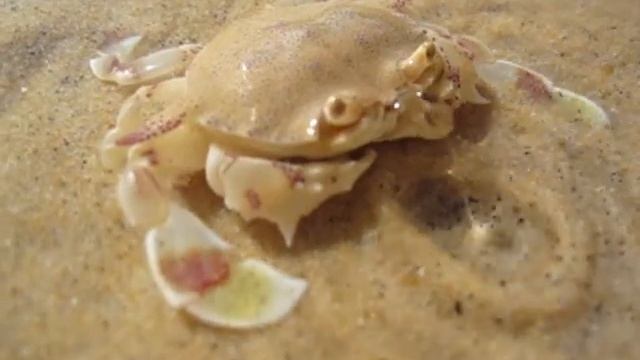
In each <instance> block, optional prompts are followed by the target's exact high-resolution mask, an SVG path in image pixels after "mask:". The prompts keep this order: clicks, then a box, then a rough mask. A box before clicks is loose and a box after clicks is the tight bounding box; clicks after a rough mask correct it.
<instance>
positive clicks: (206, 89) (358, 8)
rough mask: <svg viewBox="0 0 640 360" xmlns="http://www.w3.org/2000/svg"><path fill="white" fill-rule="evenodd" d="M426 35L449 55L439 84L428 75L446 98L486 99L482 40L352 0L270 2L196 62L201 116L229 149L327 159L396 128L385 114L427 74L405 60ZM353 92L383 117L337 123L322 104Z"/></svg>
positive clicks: (194, 82)
mask: <svg viewBox="0 0 640 360" xmlns="http://www.w3.org/2000/svg"><path fill="white" fill-rule="evenodd" d="M425 42H427V43H430V44H433V46H434V56H436V57H439V58H440V60H441V61H440V63H439V65H438V66H439V68H438V69H439V71H438V72H437V73H435V75H434V77H433V79H432V82H434V83H433V84H431V83H427V84H423V85H424V86H425V87H429V86H431V85H433V89H434V91H435V92H437V94H435V95H437V96H439V97H440V98H439V99H437V100H438V101H443V100H445V98H446V97H447V96H449V97H450V99H448V101H451V102H456V103H457V104H459V103H461V102H472V103H484V102H486V101H487V100H486V99H485V98H484V97H483V96H482V95H480V94H479V93H478V90H477V87H478V86H479V85H481V84H482V81H481V79H479V78H478V76H477V75H476V73H475V69H474V63H473V61H472V58H474V56H475V55H474V52H479V54H477V56H478V58H480V57H486V56H490V55H489V54H488V51H487V50H486V48H484V47H483V46H482V45H479V44H478V43H477V42H475V41H474V40H470V38H456V37H453V36H451V35H450V34H448V33H446V31H444V30H442V29H440V28H436V27H432V26H431V25H429V24H425V23H421V22H418V21H415V20H413V19H411V18H409V17H407V16H405V15H402V14H399V13H396V12H393V11H391V10H390V9H386V8H381V7H376V6H370V5H368V4H365V3H363V2H351V3H349V2H344V1H329V2H323V3H313V4H305V5H299V6H295V7H282V8H277V9H268V10H264V11H262V12H259V13H257V14H254V15H252V16H249V17H246V18H244V19H240V20H237V21H235V22H233V23H231V24H230V25H228V26H226V27H225V28H224V29H223V30H221V31H220V32H219V33H218V34H217V35H216V36H215V37H214V38H213V39H212V41H211V42H209V43H208V44H207V45H206V46H205V48H204V49H203V50H202V51H201V52H200V53H199V54H198V55H197V56H196V58H195V59H194V61H193V63H192V64H191V65H190V66H189V68H188V69H187V73H186V77H187V84H188V85H187V95H186V99H188V101H189V102H190V103H191V104H192V107H193V109H194V111H195V114H194V116H195V120H196V121H198V122H199V123H200V124H202V125H203V126H204V127H206V129H207V130H209V132H210V133H211V135H212V138H213V139H214V142H216V143H218V144H220V145H223V146H224V147H226V148H233V149H236V150H239V151H241V152H248V153H252V154H256V155H260V156H264V157H293V156H299V157H306V158H327V157H330V156H334V155H339V154H341V153H345V152H347V151H350V150H353V149H355V148H358V147H361V146H363V145H366V144H368V143H370V142H373V141H379V140H384V139H385V135H387V134H388V133H389V132H390V131H392V130H393V128H394V127H395V123H394V121H395V120H396V118H395V117H393V116H391V117H389V116H386V113H388V112H393V111H395V110H398V109H394V105H395V104H396V101H397V98H398V95H399V90H400V89H401V88H403V87H405V86H407V85H410V84H412V83H413V82H420V81H419V80H418V79H413V78H412V76H411V75H412V74H413V73H414V71H413V70H411V71H410V72H409V73H410V74H409V75H410V76H407V73H405V72H403V70H402V67H403V66H404V65H403V61H405V60H407V59H409V60H410V61H409V63H406V64H408V65H411V59H410V57H412V56H413V55H412V54H414V53H415V52H416V49H418V50H419V49H421V46H422V45H423V44H424V43H425ZM414 55H415V54H414ZM418 55H419V54H418ZM423 65H424V66H427V67H428V66H429V65H430V63H429V61H423ZM418 72H420V69H418ZM344 92H347V93H348V94H349V97H350V98H351V99H355V100H353V101H360V102H361V104H362V106H363V107H364V108H365V109H368V110H365V111H364V113H365V114H366V115H368V116H369V117H370V118H372V119H370V121H369V122H373V123H377V122H382V123H384V126H382V125H378V126H371V124H369V123H367V122H357V123H355V124H353V125H350V126H348V127H339V126H338V127H332V126H328V125H327V122H326V121H323V119H322V109H323V107H324V106H325V104H326V103H327V101H330V100H331V99H332V97H333V96H335V95H336V94H340V93H344ZM454 106H455V105H454ZM365 117H366V116H365ZM400 135H401V136H402V137H426V138H428V139H433V138H436V137H443V136H446V135H447V133H442V132H439V133H438V135H437V136H435V135H434V134H425V132H424V131H417V132H415V133H413V132H411V131H403V132H400V133H398V135H396V136H393V138H397V137H400Z"/></svg>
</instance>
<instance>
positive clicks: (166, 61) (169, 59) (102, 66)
mask: <svg viewBox="0 0 640 360" xmlns="http://www.w3.org/2000/svg"><path fill="white" fill-rule="evenodd" d="M200 49H202V46H201V45H198V44H187V45H180V46H177V47H173V48H169V49H164V50H160V51H157V52H154V53H151V54H149V55H146V56H143V57H141V58H138V59H136V60H133V61H129V62H122V61H121V60H120V59H118V57H117V56H116V55H110V54H108V55H102V56H100V57H97V58H95V59H92V60H91V61H90V62H89V65H90V67H91V71H92V72H93V74H94V75H95V76H96V77H97V78H99V79H100V80H104V81H111V82H115V83H117V84H119V85H137V84H141V83H147V82H150V81H153V80H157V79H161V78H163V77H167V76H171V75H180V74H182V73H184V71H185V69H186V68H187V66H188V65H189V64H190V63H191V61H192V60H193V58H194V57H195V55H196V54H197V53H198V52H199V51H200Z"/></svg>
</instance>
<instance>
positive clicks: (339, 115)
mask: <svg viewBox="0 0 640 360" xmlns="http://www.w3.org/2000/svg"><path fill="white" fill-rule="evenodd" d="M363 110H364V109H363V108H362V104H360V102H359V101H357V100H356V99H355V98H353V97H352V96H348V95H343V96H335V95H334V96H330V97H329V99H327V102H326V104H325V106H324V108H323V109H322V114H323V115H324V118H325V120H326V122H327V123H329V124H330V125H333V126H349V125H353V124H354V123H356V122H357V121H358V120H360V118H361V117H362V113H363Z"/></svg>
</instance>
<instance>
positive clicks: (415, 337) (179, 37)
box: [0, 0, 640, 360]
mask: <svg viewBox="0 0 640 360" xmlns="http://www.w3.org/2000/svg"><path fill="white" fill-rule="evenodd" d="M416 2H417V1H416ZM261 3H262V2H260V1H257V2H255V3H254V2H251V3H248V2H241V1H217V0H212V1H193V2H190V3H189V5H187V6H182V7H179V8H178V7H176V5H175V2H172V1H136V2H135V5H131V4H130V2H126V1H115V2H109V4H108V5H107V3H106V2H98V1H79V0H64V1H57V2H40V1H27V0H25V1H5V2H3V3H1V4H0V19H2V22H0V135H1V136H2V140H3V141H2V142H1V143H0V247H1V248H2V249H1V250H0V314H1V315H2V318H3V321H2V325H0V358H6V359H102V358H105V359H112V358H122V359H140V358H145V359H165V358H172V357H184V358H187V357H189V358H192V359H201V358H202V359H205V358H214V359H216V358H219V359H377V360H382V359H387V360H392V359H425V358H437V359H471V358H479V359H493V358H505V359H576V358H581V359H600V358H615V359H635V358H638V357H640V345H638V343H637V341H636V339H635V338H636V335H635V334H637V333H638V332H639V331H640V323H639V321H640V310H639V309H638V307H637V304H636V303H637V298H638V296H639V294H640V286H639V285H638V283H637V279H638V277H639V276H640V265H638V261H637V258H638V256H640V243H639V241H638V237H637V235H636V234H637V231H635V230H637V229H638V228H640V214H639V209H638V205H637V204H639V203H640V189H639V188H640V185H639V183H640V177H639V174H640V164H639V163H638V157H637V156H633V153H634V151H636V149H637V145H636V144H637V143H638V141H640V130H639V129H640V125H639V124H638V116H637V114H638V112H639V111H640V95H639V94H638V92H637V91H636V89H637V86H638V83H639V82H640V62H639V59H640V25H639V24H638V19H640V7H638V6H637V3H636V2H635V1H633V0H611V1H607V2H603V1H589V0H586V1H565V2H559V1H553V0H547V1H535V2H533V1H525V0H516V1H511V2H500V1H497V0H482V1H473V2H472V1H464V0H455V1H424V2H422V3H424V4H423V5H420V6H418V7H417V12H418V13H419V14H420V16H422V17H424V18H425V19H428V20H430V21H432V22H435V23H437V24H440V25H443V26H445V27H448V28H450V30H452V31H454V32H461V33H468V34H472V35H475V36H476V37H478V38H479V39H481V40H482V41H484V42H485V43H486V44H487V45H488V46H489V47H490V48H492V49H494V51H495V53H496V55H497V57H501V58H507V59H511V60H513V61H516V62H519V63H522V64H525V65H528V66H530V67H532V68H534V69H536V70H538V71H540V72H542V73H544V74H546V75H548V76H549V77H550V78H552V79H553V80H554V81H555V82H556V83H557V84H559V85H561V86H563V87H566V88H569V89H572V90H574V91H576V92H579V93H582V94H585V95H587V96H589V97H590V98H592V99H595V100H596V101H597V102H599V103H600V104H602V105H603V107H604V108H605V109H607V110H608V111H609V112H610V113H611V116H612V119H613V125H612V129H611V130H610V131H608V132H607V133H606V134H602V135H597V134H596V136H595V137H594V142H596V143H597V142H598V141H600V143H598V145H597V146H593V147H588V148H586V149H582V148H580V149H577V150H576V149H573V150H575V151H574V152H571V150H572V149H568V150H567V149H566V147H565V148H563V150H562V152H561V153H562V156H564V155H565V154H569V155H571V156H573V157H571V158H570V160H571V161H574V162H575V164H576V165H575V167H576V168H571V167H570V166H568V167H567V169H568V170H566V171H568V174H571V176H573V178H572V179H575V182H576V183H577V184H578V183H580V181H582V180H583V179H586V180H584V182H582V183H580V184H582V185H584V186H581V187H580V190H579V191H580V192H581V194H582V196H578V195H575V198H571V199H573V200H574V201H573V202H570V206H569V208H570V209H571V213H572V214H578V215H575V216H578V217H579V215H580V214H583V216H584V218H585V219H588V220H589V221H591V224H592V225H593V226H591V228H590V229H589V231H588V234H589V235H588V237H589V239H590V241H592V243H593V250H592V251H591V252H590V253H589V254H588V255H589V256H590V258H589V260H588V261H589V263H590V265H589V266H590V269H591V270H590V271H591V272H590V275H589V276H590V277H589V279H590V280H589V284H588V285H585V288H584V289H582V292H581V294H583V299H582V301H581V302H580V306H579V307H576V308H575V309H572V311H570V312H569V313H570V314H569V315H567V316H566V317H560V318H558V319H554V318H548V317H545V318H542V317H541V318H536V319H535V320H533V321H525V322H520V321H512V320H513V319H504V318H501V317H500V316H496V315H495V314H494V313H495V312H494V311H493V310H487V309H486V308H483V307H482V306H481V305H478V306H475V305H474V303H473V301H471V300H468V299H466V298H464V297H460V296H459V295H460V293H456V296H454V295H452V294H451V293H449V292H447V291H444V290H442V286H440V285H438V282H437V281H435V280H433V278H434V277H436V276H438V271H439V270H438V266H439V265H438V264H437V263H432V262H430V261H429V260H428V259H429V254H430V250H431V249H432V247H431V245H430V244H432V243H437V244H440V245H439V246H442V247H443V248H447V244H442V241H445V240H446V236H445V238H444V239H445V240H442V239H440V240H439V239H438V238H437V234H435V233H429V232H428V231H426V235H425V233H421V232H415V231H414V230H415V229H411V230H407V229H405V228H402V227H400V228H399V227H398V226H397V222H394V220H393V219H394V217H393V216H395V215H394V214H395V213H393V209H394V206H395V205H397V204H400V205H401V206H404V205H406V207H408V208H411V206H412V205H411V204H410V202H409V203H408V204H407V203H403V201H402V199H404V198H403V196H405V195H406V194H409V195H406V196H408V197H411V196H410V194H411V191H414V190H415V188H414V187H413V186H414V185H415V184H416V183H418V182H419V181H418V180H419V176H418V175H425V176H427V175H432V176H435V175H438V174H439V172H441V171H442V170H443V169H446V168H448V167H451V166H452V163H453V164H455V163H456V161H458V163H462V164H464V163H471V162H473V161H475V160H478V159H475V160H474V158H473V156H472V155H468V156H463V158H462V160H460V159H455V158H451V157H450V153H449V152H448V151H447V150H446V149H445V148H446V146H444V144H443V143H436V144H424V143H421V142H413V141H408V142H402V143H398V144H391V145H382V146H380V147H379V148H380V153H381V160H380V161H379V162H378V163H377V164H376V166H375V168H374V169H372V171H371V173H370V174H369V176H367V177H366V178H365V179H363V180H362V181H361V182H359V184H358V186H356V189H355V190H354V192H353V193H350V194H347V195H344V196H340V197H338V198H336V199H335V200H333V201H331V202H329V203H328V204H326V205H325V206H323V207H322V208H321V209H320V210H319V211H318V212H316V213H314V214H313V215H312V216H310V217H309V218H308V219H307V220H305V222H304V224H303V227H302V229H301V234H300V237H299V239H298V243H297V245H296V247H294V249H292V250H287V249H285V248H284V246H283V245H282V241H281V239H280V238H279V236H278V233H277V231H276V230H275V228H274V227H272V226H270V225H268V224H266V223H262V222H256V223H252V224H249V225H247V224H244V223H243V222H242V221H241V220H240V219H239V218H238V216H236V215H234V214H232V213H230V212H229V211H228V210H225V209H224V208H223V207H222V204H221V201H220V200H219V199H217V198H216V197H214V196H213V195H211V194H210V193H209V192H208V191H207V190H206V189H204V187H203V182H202V180H201V179H200V180H199V179H195V180H194V182H193V184H192V187H191V189H190V190H188V191H187V197H188V198H189V199H191V202H192V203H193V206H194V208H196V209H197V211H198V213H199V214H200V215H201V216H202V217H203V218H204V219H206V220H207V221H208V222H209V224H210V225H211V226H213V227H215V228H216V229H217V230H218V231H220V232H221V233H222V234H223V235H225V237H227V238H228V239H231V240H232V241H233V242H234V243H235V244H236V245H237V246H238V248H239V249H240V250H241V252H242V253H243V254H246V255H251V256H258V257H263V258H267V259H270V261H272V262H273V263H274V264H275V265H277V266H278V267H280V268H282V269H285V270H286V271H288V272H290V273H292V274H295V275H299V276H303V277H305V278H307V279H308V280H309V281H310V283H311V286H312V288H311V291H310V292H309V294H307V296H306V297H305V299H304V300H303V301H302V302H301V304H300V306H299V307H298V308H297V309H296V311H295V312H294V313H293V314H291V316H289V317H288V318H287V319H286V320H285V321H284V322H282V323H281V324H278V325H276V326H274V327H270V328H267V329H264V330H260V331H253V332H234V331H227V330H220V329H211V328H208V327H205V326H201V325H199V324H198V323H197V322H195V321H193V320H191V319H189V318H187V317H185V316H184V315H182V314H180V313H178V312H175V311H173V310H172V309H171V308H169V306H167V305H166V303H165V302H164V300H163V299H162V298H161V295H160V293H159V292H158V291H157V290H156V288H155V286H154V284H153V283H152V280H151V277H150V275H149V273H148V270H147V264H146V261H145V258H144V254H143V248H142V244H141V235H140V234H138V233H136V232H135V231H133V230H131V229H128V228H127V227H126V226H125V225H124V224H123V223H122V220H121V216H120V213H119V210H118V208H117V204H116V203H115V199H114V198H113V186H114V181H115V174H112V173H108V172H105V171H104V170H103V169H102V168H101V166H100V164H99V161H98V158H97V149H96V146H97V144H98V143H99V141H100V140H101V138H102V136H103V135H104V133H105V132H106V130H107V128H108V127H109V126H110V125H111V124H113V121H114V117H115V114H116V113H117V110H118V108H119V106H120V104H121V102H122V101H123V100H124V98H125V96H126V95H127V94H129V93H130V92H131V89H117V88H116V87H114V86H111V85H108V84H104V83H101V82H99V81H98V80H96V79H94V78H93V77H92V75H91V74H90V72H89V69H88V59H89V58H90V57H91V56H92V55H93V54H94V51H95V49H96V48H97V47H98V46H99V45H100V43H101V42H102V41H103V40H104V39H105V36H106V34H108V33H111V32H114V31H115V32H119V33H144V34H146V35H147V38H148V41H147V44H148V45H149V46H150V47H152V48H159V47H164V46H171V45H175V44H178V43H183V42H191V41H199V42H206V41H207V39H209V38H211V37H212V36H214V35H215V33H216V32H217V31H218V30H219V29H220V26H221V25H222V24H224V23H225V22H227V21H231V20H233V19H234V18H235V17H237V16H239V15H240V14H241V13H243V12H244V11H246V10H249V9H251V8H254V7H257V6H260V4H261ZM495 129H496V130H495V132H494V134H498V135H500V134H503V135H505V136H511V135H513V133H511V132H509V131H510V130H508V129H507V127H506V126H503V127H501V126H496V128H495ZM540 129H543V128H542V127H538V128H536V129H533V130H532V132H533V133H535V131H534V130H540ZM487 139H489V140H488V142H487V143H488V145H487V146H484V147H483V145H477V146H478V147H477V148H474V146H476V145H470V146H469V147H468V148H465V149H462V150H466V151H467V152H468V153H469V154H473V153H474V151H476V152H477V154H480V155H478V157H479V158H480V159H479V160H478V161H477V162H482V161H488V162H491V161H489V160H487V158H486V156H485V157H482V156H481V155H482V154H492V152H491V151H494V152H495V151H498V150H499V149H504V146H505V145H513V146H517V145H518V144H517V143H514V144H510V143H509V142H504V141H501V140H499V139H498V138H497V135H494V136H488V137H487ZM492 139H493V140H492ZM602 142H604V143H602ZM530 144H531V146H533V147H534V148H536V149H540V150H541V151H543V152H544V151H545V150H544V149H548V148H547V147H545V146H547V144H546V143H544V142H542V141H538V139H531V142H530ZM608 145H611V146H608ZM614 145H615V146H614ZM492 146H493V147H492ZM501 146H502V147H501ZM496 149H498V150H496ZM550 151H551V150H550ZM636 152H637V151H636ZM558 153H560V152H559V150H558ZM540 154H541V155H540ZM399 159H401V160H402V161H404V162H401V163H400V165H399V164H398V160H399ZM407 159H409V160H407ZM535 159H536V160H534V161H531V164H533V165H531V166H537V167H536V169H539V170H540V171H541V173H544V171H546V170H545V169H547V168H546V167H547V166H548V163H546V162H545V159H546V158H545V155H544V154H543V153H539V154H538V155H537V157H536V158H535ZM549 159H556V160H557V159H561V157H560V156H557V157H549ZM562 159H564V157H562ZM504 160H505V161H503V162H500V161H496V162H495V163H494V165H495V166H506V165H505V164H507V163H508V162H507V160H510V158H509V157H507V156H505V158H504ZM511 160H513V161H514V162H515V163H516V164H517V165H516V166H514V168H516V169H519V170H520V171H525V167H523V166H522V164H523V161H525V160H523V158H521V157H517V156H515V155H514V156H513V158H512V159H511ZM418 167H419V168H425V169H430V170H428V171H426V172H425V173H424V174H415V173H407V171H406V169H409V168H418ZM454 167H455V166H454ZM403 169H404V170H403ZM547 170H549V171H552V170H553V171H556V169H551V168H549V169H547ZM403 171H404V172H403ZM549 178H551V177H549ZM398 179H400V180H398ZM554 179H556V178H555V177H554ZM396 187H397V188H396ZM403 194H404V195H403ZM568 196H573V195H568ZM582 198H590V199H587V200H584V199H582ZM398 199H400V201H398ZM196 200H198V201H196ZM597 203H598V204H600V205H599V207H597V206H595V205H594V204H597ZM394 204H395V205H394ZM403 204H404V205H403ZM586 206H589V208H585V207H586ZM390 209H391V210H390ZM607 209H611V211H612V212H613V213H607ZM390 214H391V215H390ZM438 241H440V243H438ZM448 251H454V250H451V249H449V250H448ZM454 253H455V251H454ZM456 256H458V259H459V260H460V261H462V262H473V261H475V260H474V259H473V258H468V257H465V254H459V253H456ZM499 270H500V269H499ZM502 270H504V269H502ZM574 310H575V311H574Z"/></svg>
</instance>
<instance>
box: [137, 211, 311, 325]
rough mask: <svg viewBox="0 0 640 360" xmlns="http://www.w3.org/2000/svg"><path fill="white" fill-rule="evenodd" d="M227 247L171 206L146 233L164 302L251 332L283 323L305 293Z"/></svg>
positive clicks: (302, 284)
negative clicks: (161, 221)
mask: <svg viewBox="0 0 640 360" xmlns="http://www.w3.org/2000/svg"><path fill="white" fill-rule="evenodd" d="M230 250H231V246H230V245H229V244H228V243H227V242H225V241H224V240H222V238H221V237H220V236H218V235H217V234H216V233H215V232H213V231H212V230H211V229H209V228H208V227H207V226H206V225H205V224H204V223H202V222H201V221H200V220H199V219H198V218H197V217H196V216H195V215H193V214H192V213H190V212H189V211H187V210H185V209H183V208H181V207H179V206H177V205H172V206H171V210H170V214H169V218H168V219H167V221H166V222H165V223H164V224H162V225H160V226H158V227H156V228H155V229H152V230H150V231H149V232H148V233H147V236H146V252H147V259H148V261H149V266H150V268H151V273H152V276H153V279H154V281H155V283H156V285H157V286H158V287H159V288H160V290H161V292H162V294H163V295H164V297H165V299H166V300H167V302H168V303H169V304H170V305H171V306H173V307H176V308H179V309H183V310H185V311H186V312H187V313H189V314H191V315H193V316H194V317H196V318H197V319H199V320H201V321H203V322H205V323H208V324H210V325H214V326H220V327H227V328H236V329H250V328H256V327H261V326H265V325H268V324H272V323H274V322H277V321H279V320H281V319H283V318H284V317H285V316H286V315H287V314H288V313H290V312H291V311H292V310H293V309H294V307H295V306H296V304H297V303H298V302H299V301H300V299H301V297H302V295H303V294H304V292H305V291H306V289H307V282H306V281H305V280H302V279H299V278H294V277H292V276H289V275H287V274H285V273H283V272H281V271H280V270H277V269H275V268H274V267H272V266H271V265H268V264H266V263H264V262H262V261H260V260H256V259H246V260H236V259H234V257H233V255H232V254H231V253H230Z"/></svg>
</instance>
